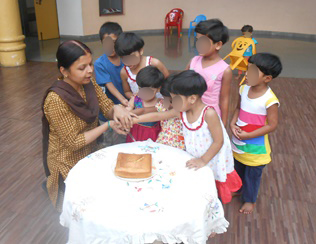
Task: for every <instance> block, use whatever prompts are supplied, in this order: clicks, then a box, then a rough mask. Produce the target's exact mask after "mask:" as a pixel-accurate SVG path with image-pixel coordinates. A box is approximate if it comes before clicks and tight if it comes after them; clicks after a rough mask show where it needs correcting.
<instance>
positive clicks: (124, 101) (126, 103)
mask: <svg viewBox="0 0 316 244" xmlns="http://www.w3.org/2000/svg"><path fill="white" fill-rule="evenodd" d="M120 102H121V104H122V105H123V106H124V107H128V100H127V99H124V100H122V101H120Z"/></svg>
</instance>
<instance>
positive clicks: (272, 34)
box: [60, 29, 316, 42]
mask: <svg viewBox="0 0 316 244" xmlns="http://www.w3.org/2000/svg"><path fill="white" fill-rule="evenodd" d="M132 32H134V33H137V34H139V35H162V34H163V33H164V30H163V29H158V30H135V31H132ZM182 32H183V33H184V34H187V33H188V29H183V30H182ZM229 35H231V36H239V35H241V32H240V30H229ZM254 36H256V37H261V38H276V39H290V40H299V41H308V42H316V35H313V34H300V33H290V32H276V31H260V30H256V31H255V32H254ZM60 38H61V39H77V40H80V41H96V40H99V35H98V34H95V35H88V36H72V35H61V36H60Z"/></svg>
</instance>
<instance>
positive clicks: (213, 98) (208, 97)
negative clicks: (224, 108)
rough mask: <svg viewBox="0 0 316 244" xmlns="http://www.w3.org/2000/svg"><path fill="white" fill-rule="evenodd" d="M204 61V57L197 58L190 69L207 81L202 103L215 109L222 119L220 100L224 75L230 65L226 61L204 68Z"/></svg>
mask: <svg viewBox="0 0 316 244" xmlns="http://www.w3.org/2000/svg"><path fill="white" fill-rule="evenodd" d="M202 59H203V56H195V57H194V58H193V59H192V61H191V63H190V69H191V70H194V71H195V72H197V73H199V74H200V75H201V76H202V77H203V78H204V79H205V81H206V84H207V90H206V92H205V93H204V94H203V96H202V101H203V102H204V103H205V104H206V105H209V106H211V107H213V108H214V109H215V111H216V112H217V114H218V115H219V116H220V117H221V110H220V108H219V98H220V93H221V88H222V79H223V74H224V71H225V70H226V69H227V68H228V66H229V65H228V64H227V63H226V62H225V61H224V60H220V61H218V62H217V63H216V64H213V65H211V66H208V67H205V68H203V67H202Z"/></svg>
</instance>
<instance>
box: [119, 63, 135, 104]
mask: <svg viewBox="0 0 316 244" xmlns="http://www.w3.org/2000/svg"><path fill="white" fill-rule="evenodd" d="M127 78H128V76H127V74H126V71H125V69H124V68H123V69H121V79H122V86H123V90H124V94H125V96H126V97H127V99H130V98H131V97H132V96H133V93H132V91H131V88H130V86H129V84H128V82H127Z"/></svg>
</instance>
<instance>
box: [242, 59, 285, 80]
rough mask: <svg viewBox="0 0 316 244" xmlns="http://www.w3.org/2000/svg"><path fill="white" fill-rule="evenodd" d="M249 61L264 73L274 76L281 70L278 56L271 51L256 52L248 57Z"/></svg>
mask: <svg viewBox="0 0 316 244" xmlns="http://www.w3.org/2000/svg"><path fill="white" fill-rule="evenodd" d="M248 62H249V63H251V64H254V65H256V66H257V67H258V69H259V70H260V71H261V72H262V73H263V74H265V75H271V76H272V78H276V77H278V76H279V74H280V73H281V71H282V63H281V61H280V58H279V57H278V56H276V55H274V54H271V53H257V54H255V55H253V56H251V57H250V58H249V61H248Z"/></svg>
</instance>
